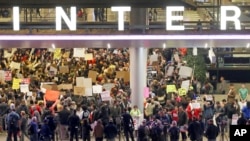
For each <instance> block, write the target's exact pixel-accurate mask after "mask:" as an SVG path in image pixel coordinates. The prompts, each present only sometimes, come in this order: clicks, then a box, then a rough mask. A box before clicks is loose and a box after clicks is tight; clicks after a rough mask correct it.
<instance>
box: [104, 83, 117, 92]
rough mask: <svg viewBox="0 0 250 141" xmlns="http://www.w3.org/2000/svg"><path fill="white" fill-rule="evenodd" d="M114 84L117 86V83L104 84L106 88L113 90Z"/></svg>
mask: <svg viewBox="0 0 250 141" xmlns="http://www.w3.org/2000/svg"><path fill="white" fill-rule="evenodd" d="M114 86H115V84H113V83H106V84H104V85H103V88H104V89H105V90H111V89H112V88H113V87H114Z"/></svg>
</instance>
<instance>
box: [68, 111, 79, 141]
mask: <svg viewBox="0 0 250 141" xmlns="http://www.w3.org/2000/svg"><path fill="white" fill-rule="evenodd" d="M68 123H69V131H70V141H73V138H74V136H75V139H76V141H78V129H79V125H80V118H79V117H78V116H77V115H76V110H74V112H73V114H72V115H70V116H69V119H68Z"/></svg>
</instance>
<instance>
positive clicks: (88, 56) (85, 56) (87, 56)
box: [84, 53, 93, 60]
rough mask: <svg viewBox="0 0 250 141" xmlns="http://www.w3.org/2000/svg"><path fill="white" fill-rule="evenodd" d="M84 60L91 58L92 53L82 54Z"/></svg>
mask: <svg viewBox="0 0 250 141" xmlns="http://www.w3.org/2000/svg"><path fill="white" fill-rule="evenodd" d="M84 58H85V60H93V54H92V53H87V54H85V55H84Z"/></svg>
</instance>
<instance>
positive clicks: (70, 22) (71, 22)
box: [56, 7, 76, 31]
mask: <svg viewBox="0 0 250 141" xmlns="http://www.w3.org/2000/svg"><path fill="white" fill-rule="evenodd" d="M62 19H63V20H64V21H65V23H66V24H67V26H68V27H69V30H76V7H70V19H69V18H68V16H67V14H66V13H65V11H64V10H63V8H62V7H56V30H57V31H60V30H62Z"/></svg>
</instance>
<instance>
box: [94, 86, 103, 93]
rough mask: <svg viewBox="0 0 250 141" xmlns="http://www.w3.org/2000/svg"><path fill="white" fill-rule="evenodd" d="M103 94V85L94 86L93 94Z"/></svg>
mask: <svg viewBox="0 0 250 141" xmlns="http://www.w3.org/2000/svg"><path fill="white" fill-rule="evenodd" d="M101 92H102V85H94V86H93V93H94V94H98V93H101Z"/></svg>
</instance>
